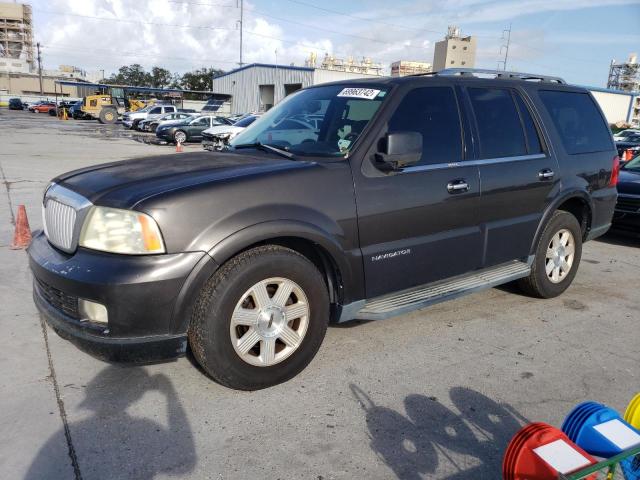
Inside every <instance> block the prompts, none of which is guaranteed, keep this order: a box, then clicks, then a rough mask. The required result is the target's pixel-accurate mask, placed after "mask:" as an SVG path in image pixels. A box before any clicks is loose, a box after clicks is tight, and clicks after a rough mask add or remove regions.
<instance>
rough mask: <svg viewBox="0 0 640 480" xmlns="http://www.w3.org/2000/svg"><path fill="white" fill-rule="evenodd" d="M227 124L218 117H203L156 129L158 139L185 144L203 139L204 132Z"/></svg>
mask: <svg viewBox="0 0 640 480" xmlns="http://www.w3.org/2000/svg"><path fill="white" fill-rule="evenodd" d="M224 122H226V119H224V118H223V117H218V116H216V115H201V116H198V117H195V118H186V119H184V120H182V121H180V122H178V123H170V124H168V125H159V126H158V128H157V129H156V137H158V138H159V139H160V140H164V141H166V142H174V143H185V142H195V141H199V140H201V139H202V132H203V131H204V130H206V129H207V128H210V127H212V126H214V125H221V124H223V123H224Z"/></svg>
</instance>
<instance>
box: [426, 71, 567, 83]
mask: <svg viewBox="0 0 640 480" xmlns="http://www.w3.org/2000/svg"><path fill="white" fill-rule="evenodd" d="M478 74H479V75H494V76H495V78H502V79H507V80H538V81H540V82H554V83H559V84H561V85H565V84H566V83H567V82H565V81H564V80H563V79H562V78H560V77H552V76H549V75H539V74H537V73H522V72H507V71H505V70H487V69H482V68H445V69H444V70H440V71H438V72H428V73H426V74H418V75H436V76H452V75H460V76H461V77H466V76H470V77H473V76H476V75H478Z"/></svg>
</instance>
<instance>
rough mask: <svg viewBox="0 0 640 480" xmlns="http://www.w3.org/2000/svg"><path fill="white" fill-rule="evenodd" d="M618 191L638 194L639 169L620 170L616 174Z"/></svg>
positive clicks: (639, 193) (639, 192)
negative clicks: (617, 174)
mask: <svg viewBox="0 0 640 480" xmlns="http://www.w3.org/2000/svg"><path fill="white" fill-rule="evenodd" d="M617 187H618V193H625V194H627V195H629V194H631V195H640V170H627V169H625V168H623V169H621V170H620V175H619V176H618V185H617Z"/></svg>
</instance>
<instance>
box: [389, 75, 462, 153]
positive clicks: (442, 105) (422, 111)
mask: <svg viewBox="0 0 640 480" xmlns="http://www.w3.org/2000/svg"><path fill="white" fill-rule="evenodd" d="M388 131H389V133H394V132H419V133H420V134H422V159H421V160H420V162H419V164H420V165H425V164H435V163H451V162H459V161H460V159H461V158H462V134H461V130H460V115H459V113H458V103H457V101H456V96H455V94H454V92H453V89H452V88H450V87H425V88H416V89H415V90H411V91H410V92H409V93H407V94H406V95H405V97H404V98H403V99H402V101H401V102H400V105H398V108H397V109H396V111H395V112H394V113H393V115H392V116H391V118H390V119H389V128H388Z"/></svg>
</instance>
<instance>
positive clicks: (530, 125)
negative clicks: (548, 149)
mask: <svg viewBox="0 0 640 480" xmlns="http://www.w3.org/2000/svg"><path fill="white" fill-rule="evenodd" d="M513 96H514V97H515V98H516V103H517V104H518V110H520V118H521V119H522V125H523V126H524V133H525V134H526V136H527V150H528V151H529V153H540V152H542V144H541V143H540V137H539V136H538V130H537V129H536V124H535V123H534V122H533V117H532V116H531V112H530V111H529V108H528V107H527V105H526V104H525V103H524V100H522V97H521V96H520V94H519V93H517V92H513Z"/></svg>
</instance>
